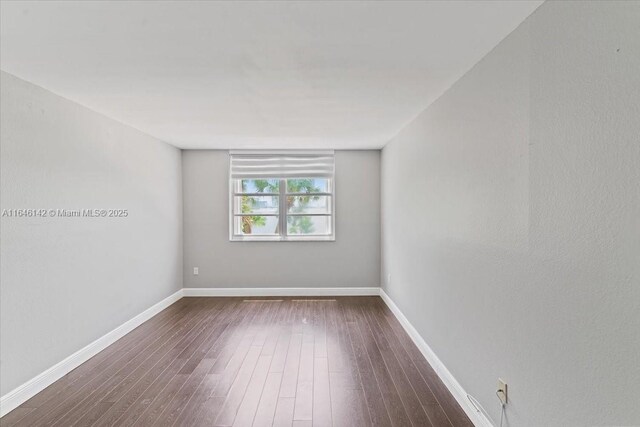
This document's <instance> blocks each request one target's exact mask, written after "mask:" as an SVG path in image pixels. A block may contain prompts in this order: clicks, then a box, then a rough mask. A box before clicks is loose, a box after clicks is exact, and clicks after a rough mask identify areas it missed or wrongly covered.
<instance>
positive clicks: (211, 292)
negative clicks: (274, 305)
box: [183, 287, 380, 297]
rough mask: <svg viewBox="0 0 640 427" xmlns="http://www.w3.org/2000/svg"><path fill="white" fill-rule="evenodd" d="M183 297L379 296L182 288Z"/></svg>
mask: <svg viewBox="0 0 640 427" xmlns="http://www.w3.org/2000/svg"><path fill="white" fill-rule="evenodd" d="M183 291H184V296H185V297H326V296H330V297H337V296H371V295H380V288H378V287H370V288H356V287H350V288H184V289H183Z"/></svg>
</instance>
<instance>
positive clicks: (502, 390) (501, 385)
mask: <svg viewBox="0 0 640 427" xmlns="http://www.w3.org/2000/svg"><path fill="white" fill-rule="evenodd" d="M496 394H497V395H498V399H500V402H502V404H503V405H506V403H507V383H506V382H504V380H503V379H502V378H498V391H497V392H496Z"/></svg>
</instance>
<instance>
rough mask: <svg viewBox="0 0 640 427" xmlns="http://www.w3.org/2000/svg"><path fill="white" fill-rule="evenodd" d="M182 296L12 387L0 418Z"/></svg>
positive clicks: (176, 295) (172, 297) (0, 404)
mask: <svg viewBox="0 0 640 427" xmlns="http://www.w3.org/2000/svg"><path fill="white" fill-rule="evenodd" d="M182 296H183V290H182V289H180V290H179V291H177V292H175V293H174V294H172V295H170V296H168V297H167V298H165V299H163V300H162V301H160V302H158V303H156V304H154V305H152V306H151V307H149V308H148V309H146V310H145V311H143V312H142V313H140V314H138V315H137V316H135V317H134V318H132V319H130V320H128V321H126V322H125V323H123V324H122V325H120V326H118V327H117V328H116V329H114V330H112V331H111V332H109V333H107V334H106V335H103V336H102V337H100V338H98V339H97V340H95V341H93V342H92V343H91V344H89V345H87V346H86V347H83V348H81V349H80V350H78V351H76V352H75V353H73V354H72V355H71V356H69V357H67V358H66V359H64V360H62V361H61V362H58V363H56V364H55V365H53V366H52V367H50V368H49V369H47V370H46V371H44V372H42V373H41V374H39V375H37V376H36V377H34V378H32V379H30V380H29V381H27V382H26V383H24V384H22V385H20V386H18V387H16V388H15V389H13V390H11V391H10V392H9V393H7V394H5V395H4V396H2V397H1V398H0V417H3V416H5V415H6V414H8V413H9V412H11V411H13V410H14V409H15V408H17V407H18V406H20V405H22V404H23V403H24V402H26V401H27V400H29V399H30V398H31V397H33V396H34V395H36V394H38V393H40V392H41V391H42V390H44V389H45V388H47V387H48V386H50V385H51V384H53V383H54V382H55V381H57V380H59V379H60V378H62V377H63V376H65V375H66V374H68V373H69V372H71V371H72V370H74V369H75V368H77V367H78V366H79V365H81V364H82V363H84V362H86V361H87V360H89V359H90V358H92V357H93V356H95V355H96V354H98V353H99V352H100V351H102V350H104V349H105V348H106V347H108V346H110V345H111V344H113V343H114V342H116V341H117V340H119V339H120V338H122V337H123V336H124V335H126V334H128V333H129V332H131V331H132V330H134V329H135V328H137V327H138V326H140V325H141V324H142V323H144V322H146V321H147V320H149V319H151V318H152V317H153V316H155V315H156V314H158V313H159V312H161V311H162V310H164V309H165V308H167V307H169V306H170V305H171V304H173V303H175V302H176V301H178V300H179V299H180V298H182Z"/></svg>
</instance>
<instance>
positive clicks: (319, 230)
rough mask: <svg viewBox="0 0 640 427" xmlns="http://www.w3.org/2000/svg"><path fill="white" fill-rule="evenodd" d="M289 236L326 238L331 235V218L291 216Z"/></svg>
mask: <svg viewBox="0 0 640 427" xmlns="http://www.w3.org/2000/svg"><path fill="white" fill-rule="evenodd" d="M287 234H291V235H307V236H326V235H330V234H331V216H329V215H327V216H289V217H287Z"/></svg>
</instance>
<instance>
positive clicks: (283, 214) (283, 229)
mask: <svg viewBox="0 0 640 427" xmlns="http://www.w3.org/2000/svg"><path fill="white" fill-rule="evenodd" d="M235 153H240V152H233V151H232V152H229V154H230V155H232V154H235ZM251 153H252V152H246V151H243V152H242V154H251ZM259 153H261V154H262V153H265V152H264V151H260V152H259ZM269 153H276V154H318V155H323V154H327V152H326V151H325V152H311V151H296V152H291V151H286V152H280V151H269ZM331 154H333V152H331ZM228 176H229V205H228V211H229V241H231V242H301V241H302V242H304V241H307V242H333V241H335V240H336V186H335V173H334V174H333V175H332V176H331V177H327V178H323V179H327V180H328V187H329V191H328V192H318V193H288V192H287V178H260V177H256V178H255V179H271V180H273V179H278V180H279V193H242V192H241V190H240V189H239V188H238V186H239V183H240V180H239V179H233V178H232V177H231V168H230V167H229V174H228ZM300 178H306V177H300ZM309 194H312V195H317V196H328V197H330V200H331V213H330V214H299V215H296V214H290V213H288V212H287V196H295V195H309ZM234 196H278V197H279V200H278V213H277V214H258V215H255V216H278V229H279V231H280V234H278V235H245V234H235V224H234V219H235V217H236V216H247V214H244V215H241V214H235V213H234V205H233V204H234ZM289 216H330V218H331V222H330V227H331V234H326V235H299V234H296V235H289V234H287V217H289Z"/></svg>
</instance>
